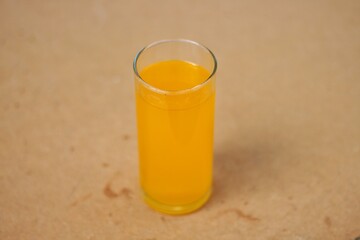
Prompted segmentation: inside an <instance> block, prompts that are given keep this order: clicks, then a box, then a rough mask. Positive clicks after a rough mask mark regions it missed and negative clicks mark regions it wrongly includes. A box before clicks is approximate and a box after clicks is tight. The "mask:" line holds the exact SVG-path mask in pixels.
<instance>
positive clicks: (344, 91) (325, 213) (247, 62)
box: [0, 0, 360, 240]
mask: <svg viewBox="0 0 360 240" xmlns="http://www.w3.org/2000/svg"><path fill="white" fill-rule="evenodd" d="M166 38H188V39H193V40H196V41H199V42H201V43H203V44H205V45H206V46H208V47H209V48H210V49H212V50H213V51H214V52H215V54H216V56H217V58H218V61H219V71H218V78H217V80H218V81H217V106H216V126H215V132H216V136H215V138H216V140H215V169H214V194H213V196H212V198H211V200H210V201H209V202H208V204H207V205H206V206H205V207H204V208H202V209H201V210H200V211H198V212H195V213H193V214H190V215H186V216H180V217H174V216H167V215H162V214H159V213H157V212H154V211H152V210H151V209H149V208H148V207H147V206H146V205H145V204H144V203H143V201H142V199H141V193H140V189H139V186H138V172H137V167H138V162H137V156H138V155H137V143H136V126H135V104H134V86H133V85H134V84H133V72H132V60H133V58H134V56H135V54H136V52H137V51H138V50H139V49H140V48H142V47H143V46H145V45H147V44H149V43H151V42H153V41H155V40H160V39H166ZM359 64H360V2H359V1H340V0H339V1H261V2H260V1H235V0H234V1H212V0H211V1H197V0H196V1H191V0H184V1H159V0H153V1H145V0H143V1H97V0H95V1H85V0H81V1H38V0H32V1H25V0H23V1H1V2H0V239H2V240H8V239H37V240H42V239H44V240H45V239H46V240H48V239H77V240H78V239H87V240H95V239H134V240H155V239H156V240H172V239H179V240H180V239H181V240H183V239H190V240H192V239H195V240H196V239H201V240H203V239H208V240H212V239H214V240H215V239H216V240H219V239H221V240H222V239H224V240H230V239H236V240H237V239H248V240H252V239H254V240H255V239H270V240H275V239H276V240H277V239H280V240H281V239H284V240H285V239H286V240H313V239H314V240H316V239H326V240H332V239H334V240H335V239H336V240H339V239H341V240H354V239H355V238H356V237H358V236H360V65H359Z"/></svg>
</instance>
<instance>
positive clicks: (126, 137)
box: [122, 134, 130, 141]
mask: <svg viewBox="0 0 360 240" xmlns="http://www.w3.org/2000/svg"><path fill="white" fill-rule="evenodd" d="M122 139H123V140H124V141H127V140H130V135H129V134H124V135H123V136H122Z"/></svg>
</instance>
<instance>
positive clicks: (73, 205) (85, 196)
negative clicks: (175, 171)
mask: <svg viewBox="0 0 360 240" xmlns="http://www.w3.org/2000/svg"><path fill="white" fill-rule="evenodd" d="M91 197H92V194H91V193H88V194H85V195H84V196H82V197H80V198H78V199H76V200H75V201H74V202H72V203H71V204H70V205H69V207H76V206H77V205H78V204H79V203H82V202H85V201H86V200H88V199H90V198H91Z"/></svg>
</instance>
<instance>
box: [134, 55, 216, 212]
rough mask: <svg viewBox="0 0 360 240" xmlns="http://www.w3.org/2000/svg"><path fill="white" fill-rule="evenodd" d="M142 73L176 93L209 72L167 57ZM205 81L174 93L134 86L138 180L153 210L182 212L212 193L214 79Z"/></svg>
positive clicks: (200, 80)
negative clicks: (182, 91) (184, 92)
mask: <svg viewBox="0 0 360 240" xmlns="http://www.w3.org/2000/svg"><path fill="white" fill-rule="evenodd" d="M140 76H141V78H142V79H143V80H144V81H146V82H147V83H149V84H150V85H152V86H154V87H156V88H158V89H162V90H169V91H174V90H184V89H189V88H192V87H194V86H196V85H198V84H201V83H203V82H204V81H206V79H207V78H208V77H209V76H210V73H209V72H208V71H207V70H206V69H205V68H203V67H201V66H198V65H194V64H192V63H189V62H185V61H178V60H171V61H164V62H158V63H155V64H153V65H150V66H148V67H147V68H145V69H143V70H142V71H141V72H140ZM205 85H206V86H203V87H202V88H201V90H198V91H194V92H192V93H191V94H183V95H181V94H180V95H177V96H164V95H161V96H160V95H159V93H155V92H152V91H149V90H144V88H145V87H144V86H139V87H138V88H137V91H136V98H137V99H136V100H137V119H138V143H139V158H140V181H141V186H142V188H143V191H144V194H145V199H147V203H148V204H149V205H150V206H151V207H153V208H156V209H157V210H160V211H163V212H168V213H174V214H181V213H186V212H189V211H192V210H194V209H195V208H198V207H200V206H201V205H202V204H203V203H204V202H205V201H206V200H207V198H208V197H209V195H210V192H211V181H212V157H213V124H214V100H215V91H214V83H211V84H208V83H206V84H205ZM153 99H155V100H156V101H155V100H154V101H153ZM174 99H175V100H174ZM174 102H175V103H174ZM172 104H173V105H172ZM174 104H175V105H174ZM199 201H200V202H199ZM201 201H202V202H201ZM171 207H173V209H175V210H174V212H173V211H172V210H171Z"/></svg>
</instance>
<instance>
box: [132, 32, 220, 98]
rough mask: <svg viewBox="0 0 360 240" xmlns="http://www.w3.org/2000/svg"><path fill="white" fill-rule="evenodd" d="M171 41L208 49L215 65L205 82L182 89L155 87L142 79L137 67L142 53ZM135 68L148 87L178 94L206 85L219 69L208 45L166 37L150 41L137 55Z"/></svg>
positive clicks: (136, 74) (134, 63)
mask: <svg viewBox="0 0 360 240" xmlns="http://www.w3.org/2000/svg"><path fill="white" fill-rule="evenodd" d="M169 42H181V43H188V44H193V45H196V46H198V47H201V48H202V49H204V50H205V51H207V52H208V53H209V54H210V56H211V58H212V60H213V61H214V67H213V68H212V71H211V74H210V75H209V77H208V78H207V79H205V80H204V81H203V82H201V83H199V84H197V85H195V86H194V87H191V88H185V89H181V90H165V89H161V88H157V87H154V86H153V85H151V84H149V83H148V82H146V81H145V80H144V79H142V77H141V76H140V74H139V72H138V69H137V62H138V60H139V57H140V56H141V54H142V53H143V52H144V51H145V50H147V49H149V48H152V47H154V46H157V45H160V44H164V43H169ZM133 70H134V73H135V76H136V77H137V78H138V79H140V81H141V83H142V84H144V85H145V86H146V87H147V88H149V89H150V90H152V91H154V92H156V93H159V94H166V95H177V94H184V93H187V92H192V91H196V90H198V89H200V88H202V87H203V86H204V85H206V84H207V83H208V82H209V81H210V79H212V77H213V76H214V75H215V73H216V70H217V60H216V57H215V55H214V53H213V52H212V51H211V50H210V49H209V48H207V47H205V46H204V45H202V44H200V43H198V42H195V41H193V40H188V39H165V40H159V41H155V42H153V43H150V44H149V45H147V46H145V47H144V48H142V49H141V50H140V51H139V52H138V53H137V54H136V55H135V58H134V61H133Z"/></svg>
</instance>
